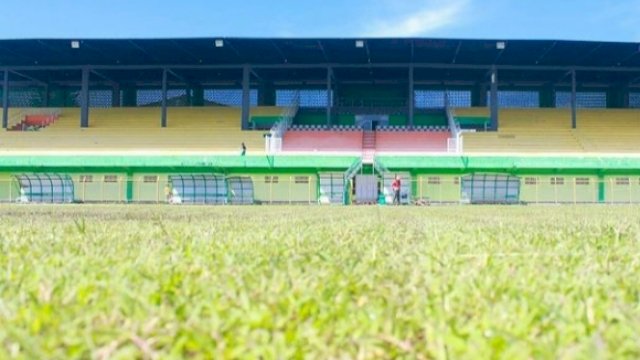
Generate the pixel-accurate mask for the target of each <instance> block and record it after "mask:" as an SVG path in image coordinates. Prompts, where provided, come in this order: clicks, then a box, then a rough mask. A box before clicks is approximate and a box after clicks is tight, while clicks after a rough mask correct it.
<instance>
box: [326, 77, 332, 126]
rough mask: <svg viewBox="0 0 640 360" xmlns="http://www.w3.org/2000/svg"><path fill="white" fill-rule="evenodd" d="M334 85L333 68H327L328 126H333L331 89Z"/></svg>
mask: <svg viewBox="0 0 640 360" xmlns="http://www.w3.org/2000/svg"><path fill="white" fill-rule="evenodd" d="M332 87H333V69H332V68H330V67H328V68H327V126H329V127H330V126H331V107H332V106H333V104H332V102H331V100H332V99H331V89H332Z"/></svg>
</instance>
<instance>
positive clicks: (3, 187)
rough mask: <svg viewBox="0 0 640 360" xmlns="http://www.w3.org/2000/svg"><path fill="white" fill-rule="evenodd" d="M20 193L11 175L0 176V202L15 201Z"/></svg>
mask: <svg viewBox="0 0 640 360" xmlns="http://www.w3.org/2000/svg"><path fill="white" fill-rule="evenodd" d="M19 193H20V191H19V190H18V187H17V186H16V184H15V180H14V179H13V177H12V175H11V174H0V201H3V202H8V201H15V200H16V198H17V197H18V196H19Z"/></svg>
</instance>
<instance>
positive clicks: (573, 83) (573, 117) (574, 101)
mask: <svg viewBox="0 0 640 360" xmlns="http://www.w3.org/2000/svg"><path fill="white" fill-rule="evenodd" d="M577 107H578V102H577V96H576V70H575V69H574V70H571V128H572V129H575V128H576V126H577V121H578V119H577V117H578V116H577V110H576V109H577Z"/></svg>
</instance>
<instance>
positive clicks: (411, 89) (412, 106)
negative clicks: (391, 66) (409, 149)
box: [408, 66, 446, 129]
mask: <svg viewBox="0 0 640 360" xmlns="http://www.w3.org/2000/svg"><path fill="white" fill-rule="evenodd" d="M408 91H409V96H408V100H409V102H408V106H409V119H408V125H409V127H410V128H412V129H413V118H414V109H415V99H416V97H415V95H414V93H415V91H414V87H413V66H409V89H408ZM445 105H446V104H445Z"/></svg>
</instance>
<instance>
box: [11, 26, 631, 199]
mask: <svg viewBox="0 0 640 360" xmlns="http://www.w3.org/2000/svg"><path fill="white" fill-rule="evenodd" d="M0 59H2V63H1V64H0V71H2V73H3V76H4V79H3V80H4V81H3V86H2V109H3V111H2V127H3V129H5V130H6V131H3V132H2V134H1V136H0V148H1V151H2V157H0V171H1V174H0V179H1V181H0V200H2V201H5V202H15V201H28V202H83V203H91V202H120V203H132V202H134V203H136V202H137V203H140V202H146V203H160V202H167V201H168V198H170V197H171V196H166V194H165V192H167V191H166V188H167V187H169V188H171V189H172V192H175V193H176V194H177V195H176V197H177V198H179V199H180V201H181V202H182V203H207V204H227V203H228V204H318V203H320V204H363V203H377V202H385V200H389V201H390V200H391V199H390V194H391V189H390V186H391V180H392V179H393V178H394V177H395V176H396V175H398V176H400V177H401V178H402V180H403V181H402V184H403V185H402V202H403V203H405V204H409V203H411V204H416V203H418V204H431V203H461V202H462V203H469V202H470V203H636V202H638V201H640V176H639V175H640V158H638V157H637V154H638V153H640V145H639V143H638V141H637V138H638V136H639V135H640V130H638V129H637V126H636V125H637V124H638V122H639V121H640V110H638V109H639V108H640V48H639V46H638V44H637V43H613V42H611V43H608V42H585V41H539V40H515V41H505V40H445V39H427V38H417V39H391V38H390V39H367V38H362V39H358V38H353V39H275V38H273V39H268V38H266V39H249V38H196V39H158V40H136V39H122V40H76V39H61V40H3V41H0ZM243 143H244V144H246V145H245V146H246V148H247V152H246V154H245V155H242V154H241V146H242V144H243ZM174 190H175V191H174ZM385 195H386V196H385Z"/></svg>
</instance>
